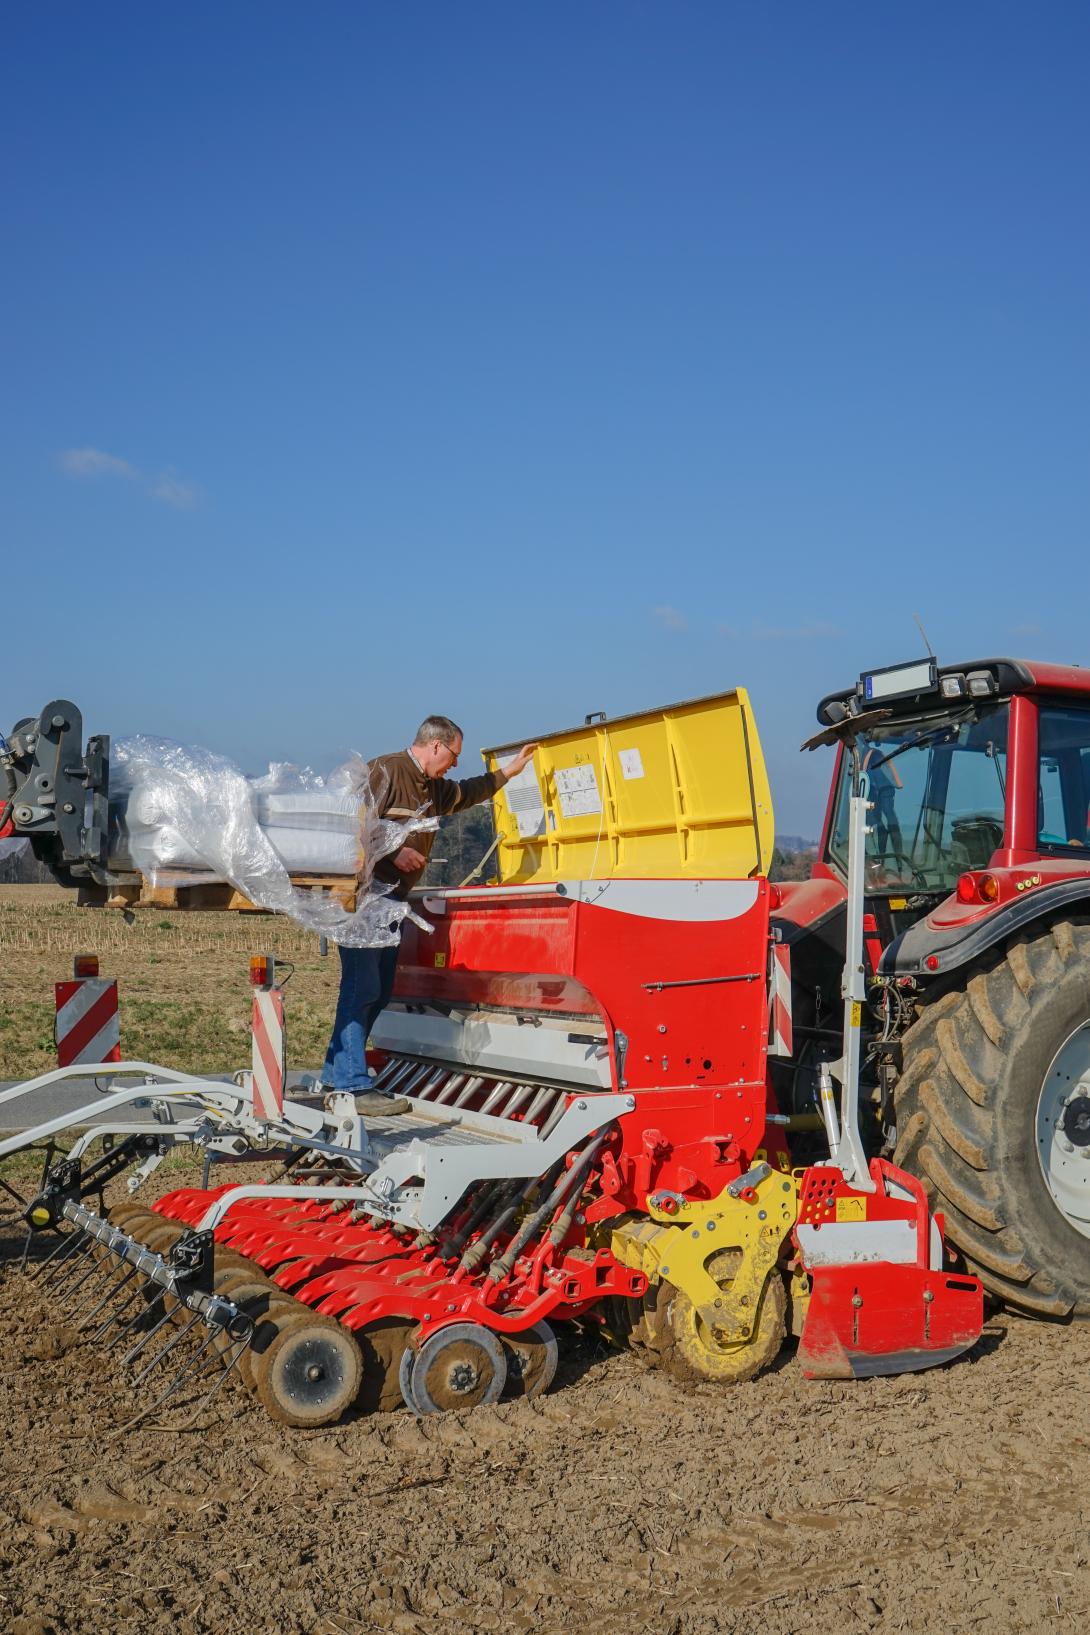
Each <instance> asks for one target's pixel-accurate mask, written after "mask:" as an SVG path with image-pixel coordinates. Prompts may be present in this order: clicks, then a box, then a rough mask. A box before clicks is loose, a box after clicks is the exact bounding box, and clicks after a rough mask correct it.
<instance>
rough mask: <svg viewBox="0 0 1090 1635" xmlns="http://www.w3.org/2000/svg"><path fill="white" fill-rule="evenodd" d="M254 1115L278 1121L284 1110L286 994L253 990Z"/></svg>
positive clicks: (269, 989) (258, 989)
mask: <svg viewBox="0 0 1090 1635" xmlns="http://www.w3.org/2000/svg"><path fill="white" fill-rule="evenodd" d="M253 1031H254V1054H253V1067H254V1112H255V1113H256V1114H257V1116H258V1118H279V1117H280V1115H281V1113H282V1112H283V1111H284V1071H285V1069H284V993H283V989H281V988H255V989H254V1015H253Z"/></svg>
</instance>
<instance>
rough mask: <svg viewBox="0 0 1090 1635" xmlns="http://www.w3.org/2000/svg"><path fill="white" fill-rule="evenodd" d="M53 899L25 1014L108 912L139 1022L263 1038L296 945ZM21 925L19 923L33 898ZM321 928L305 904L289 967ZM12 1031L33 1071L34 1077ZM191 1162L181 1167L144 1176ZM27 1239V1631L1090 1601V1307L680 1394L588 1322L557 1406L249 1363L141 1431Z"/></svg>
mask: <svg viewBox="0 0 1090 1635" xmlns="http://www.w3.org/2000/svg"><path fill="white" fill-rule="evenodd" d="M11 889H13V890H17V891H20V892H22V891H26V890H27V889H28V888H11ZM30 889H33V888H30ZM20 906H21V907H25V906H26V905H25V902H22V903H21V904H20ZM42 906H43V907H46V908H53V907H56V908H57V909H59V910H60V912H61V916H62V917H61V918H59V919H58V920H57V921H56V922H53V921H49V920H47V921H45V922H44V928H45V933H46V934H49V935H54V936H55V937H56V938H57V941H58V944H59V942H60V940H61V939H62V938H64V937H66V936H67V937H68V938H69V939H70V940H71V947H70V948H68V949H67V950H65V949H64V948H62V947H60V946H49V945H44V944H45V938H44V935H43V936H42V938H41V943H42V944H43V945H38V946H33V947H32V946H27V948H26V949H25V950H23V951H22V952H20V951H19V950H18V949H17V948H13V946H12V944H11V943H10V942H6V943H4V945H3V950H2V960H3V963H2V965H0V970H2V973H3V978H2V979H3V982H4V1002H5V1004H6V1005H10V1003H11V999H10V996H11V994H12V992H13V989H14V991H15V992H16V993H17V994H19V995H21V996H22V997H21V998H20V999H19V1001H18V1003H20V1004H39V1003H41V1002H42V1001H41V998H40V997H36V994H39V993H40V990H41V988H42V987H43V986H45V988H46V993H45V1002H46V1003H47V1004H48V1003H49V991H48V983H50V982H52V981H53V980H54V978H55V976H57V975H63V974H64V971H65V969H66V968H67V959H68V954H69V953H70V952H71V951H72V949H73V948H75V947H77V946H78V947H81V948H82V947H87V948H93V947H94V946H95V944H94V941H93V940H92V937H91V936H90V935H89V934H88V931H87V930H85V926H87V927H91V928H93V927H94V926H96V925H97V926H100V927H101V930H100V931H99V933H98V934H99V935H100V936H101V937H102V938H106V937H107V936H108V937H111V938H113V937H116V938H118V942H117V943H116V945H115V944H111V945H110V946H108V947H105V948H104V949H103V955H104V963H103V968H104V972H105V971H107V970H109V974H114V973H116V974H119V975H120V976H121V977H122V1016H123V1024H122V1025H123V1029H124V1027H125V1026H126V1021H125V1017H126V1006H127V1005H128V1006H129V1008H130V1009H131V1007H132V1005H133V1003H134V1001H133V1000H132V999H131V998H130V999H128V1000H127V999H126V995H127V993H130V992H131V991H132V990H133V988H134V985H135V984H136V983H138V982H143V983H145V984H146V985H147V986H146V987H145V988H144V989H143V990H140V991H141V992H142V993H143V994H144V995H145V996H146V1003H147V1004H148V1005H149V1007H151V1010H152V1012H155V1011H156V1009H158V1010H159V1011H160V1012H162V1008H163V1006H164V1005H166V1004H168V1003H169V1004H173V1005H176V1006H178V1007H181V1008H183V1009H185V1011H186V1015H187V1017H188V1020H186V1021H185V1022H184V1023H179V1025H178V1027H177V1029H176V1031H175V1035H174V1037H175V1039H176V1040H177V1041H178V1043H177V1047H176V1048H177V1049H178V1050H182V1049H192V1050H193V1052H194V1057H193V1059H191V1060H190V1061H188V1062H180V1063H179V1065H193V1066H197V1065H219V1066H224V1065H230V1058H229V1057H228V1059H227V1060H226V1061H225V1060H224V1056H223V1049H224V1043H225V1040H227V1041H229V1040H230V1039H231V1038H232V1036H233V1035H232V1033H230V1032H228V1033H226V1034H225V1033H224V1031H223V1029H224V1018H226V1019H227V1020H228V1021H229V1020H230V1018H231V1017H233V1016H236V1015H241V1016H242V1018H243V1020H244V1026H243V1028H242V1029H241V1030H240V1031H242V1032H245V1016H246V1007H247V995H246V992H245V953H246V952H247V951H248V946H249V945H252V946H265V942H264V941H260V942H259V941H258V939H257V938H256V937H255V935H254V932H253V928H252V927H245V926H234V928H233V929H232V928H231V927H230V926H224V924H223V922H224V921H225V920H227V919H228V916H212V915H208V916H203V915H201V916H198V915H192V916H188V917H186V918H185V920H184V922H183V924H184V929H183V930H182V931H181V932H180V933H179V936H178V940H177V941H171V940H169V939H170V938H171V937H172V936H173V930H164V931H156V930H155V928H154V921H155V920H156V919H158V918H159V916H154V917H153V920H152V923H151V924H149V925H148V926H147V927H143V926H140V925H138V926H137V927H136V928H135V930H136V937H135V938H133V939H132V940H131V942H130V943H129V944H128V945H127V946H126V945H124V944H123V943H122V941H121V933H125V935H128V933H129V930H130V929H132V928H126V927H123V926H121V925H120V924H117V923H115V922H113V921H112V919H108V918H107V917H106V916H103V915H98V916H94V915H90V914H80V915H78V916H77V920H78V923H77V926H76V927H75V928H74V929H73V927H72V926H70V925H69V926H67V927H66V926H65V924H64V917H67V918H68V919H71V918H72V916H73V915H75V914H76V911H75V910H73V909H72V908H70V907H69V906H68V904H66V903H58V904H52V903H50V902H49V901H48V900H47V901H46V902H45V903H44V904H43V905H42ZM164 917H166V916H164ZM175 918H176V919H177V920H181V917H180V916H177V917H175ZM231 919H232V921H233V917H231ZM199 921H204V922H208V921H212V922H216V923H215V924H212V925H209V924H207V923H206V924H204V925H200V924H198V923H196V922H199ZM38 923H39V925H42V923H43V922H41V921H39V922H38ZM261 925H262V926H263V927H264V928H265V929H266V930H267V929H268V928H269V925H270V922H267V921H264V922H261ZM0 926H4V927H5V933H4V934H6V935H7V936H9V937H10V936H13V935H15V934H16V930H17V927H16V923H15V918H14V917H12V916H10V915H5V913H4V906H3V898H0ZM293 935H294V934H293V932H292V931H291V929H290V928H284V927H283V926H282V925H277V926H276V942H278V943H279V944H280V946H281V947H283V948H284V950H285V957H289V958H291V957H295V956H294V955H293V954H291V953H290V952H289V949H290V947H291V942H290V939H291V938H292V936H293ZM217 936H218V937H220V938H222V939H223V944H222V946H220V947H218V948H216V947H215V946H213V945H214V944H215V939H216V937H217ZM202 937H204V938H206V939H208V946H207V948H206V949H204V948H203V946H202V944H201V943H200V939H201V938H202ZM234 937H237V938H238V939H239V944H238V946H234V945H232V944H231V943H230V941H229V939H230V938H234ZM160 939H161V940H160ZM266 940H268V939H266ZM298 942H299V946H298V947H297V948H296V954H297V955H298V956H299V958H298V962H297V963H298V967H299V968H298V970H297V973H296V978H295V979H293V985H292V986H290V987H289V990H288V994H289V1038H290V1037H291V1033H290V1030H291V1028H292V1027H293V1026H294V1027H295V1028H296V1032H297V1037H299V1038H302V1039H305V1038H306V1037H307V1035H306V1034H305V1028H306V1027H307V1026H309V1027H310V1028H311V1034H310V1036H309V1037H311V1038H315V1039H317V1038H321V1039H323V1042H324V1029H325V1027H327V1026H328V1020H329V1015H330V1012H331V1009H332V1002H333V994H334V986H335V975H336V966H335V963H334V962H329V961H319V960H318V959H317V957H316V954H315V952H314V941H313V939H312V938H304V937H303V936H302V934H301V933H300V934H299V938H298ZM100 946H101V944H100ZM273 946H276V944H275V943H273ZM107 954H108V955H109V962H108V963H107V959H106V955H107ZM206 964H207V966H208V967H209V969H206ZM62 967H63V968H62ZM213 972H215V973H216V974H215V975H213V974H212V973H213ZM296 984H297V985H296ZM236 987H237V988H238V990H239V992H238V994H236V992H235V989H236ZM142 1002H144V1001H142ZM49 1008H50V1010H51V1005H49ZM308 1010H309V1012H310V1013H311V1014H310V1015H309V1019H308V1017H307V1011H308ZM134 1025H135V1024H134V1022H133V1021H130V1022H129V1023H128V1026H130V1027H133V1026H134ZM141 1025H145V1024H141ZM146 1026H147V1035H146V1037H147V1039H148V1040H149V1041H151V1040H156V1041H157V1045H156V1049H157V1051H158V1054H160V1055H164V1056H165V1059H168V1060H174V1059H176V1058H175V1057H174V1056H170V1055H166V1053H165V1051H164V1050H163V1048H162V1047H163V1035H162V1033H161V1032H160V1031H159V1030H158V1028H157V1025H156V1024H155V1022H154V1020H153V1018H149V1020H148V1021H147V1023H146ZM12 1032H14V1035H15V1036H16V1040H17V1042H16V1043H15V1044H14V1046H12V1045H5V1049H6V1050H7V1052H8V1054H7V1055H6V1056H5V1057H4V1062H5V1064H6V1065H5V1066H3V1067H2V1068H0V1073H2V1074H4V1076H12V1073H13V1070H14V1072H25V1071H27V1070H28V1068H27V1066H26V1065H24V1063H25V1058H24V1056H23V1055H22V1051H23V1050H24V1049H25V1041H23V1040H21V1039H18V1035H19V1034H20V1032H21V1024H18V1023H15V1024H12V1025H11V1026H9V1029H8V1033H12ZM123 1036H124V1035H123ZM5 1037H6V1035H5ZM127 1048H132V1041H131V1040H129V1041H127ZM141 1048H143V1047H141ZM171 1048H172V1049H173V1048H175V1047H173V1046H172V1047H171ZM50 1050H51V1046H50ZM50 1050H47V1049H46V1047H45V1046H43V1047H42V1053H43V1054H44V1056H45V1058H46V1060H48V1057H49V1054H50ZM205 1051H207V1052H209V1053H210V1057H209V1059H208V1060H205V1057H204V1055H203V1053H204V1052H205ZM243 1053H244V1051H240V1054H243ZM153 1054H154V1053H153ZM211 1057H214V1058H215V1061H214V1062H213V1061H212V1060H211ZM293 1059H294V1060H295V1061H296V1062H297V1064H298V1065H307V1066H314V1065H315V1060H316V1057H315V1056H314V1055H313V1054H311V1055H310V1056H309V1058H305V1057H303V1056H302V1055H301V1053H300V1052H299V1051H296V1052H294V1053H293ZM16 1061H18V1062H19V1064H20V1065H19V1066H17V1067H14V1063H15V1062H16ZM40 1065H45V1062H41V1061H40V1062H39V1066H40ZM179 1179H180V1177H179V1175H178V1174H177V1173H175V1174H173V1175H170V1176H163V1175H162V1173H161V1172H160V1174H159V1175H158V1176H157V1177H155V1178H154V1184H153V1185H150V1186H149V1187H148V1188H147V1189H146V1191H147V1195H148V1196H149V1197H150V1196H155V1195H156V1194H157V1193H160V1192H162V1191H165V1190H167V1189H168V1188H169V1187H171V1186H175V1185H178V1184H179ZM0 1215H2V1208H0ZM22 1245H23V1238H22V1229H21V1226H20V1225H19V1223H18V1221H17V1220H15V1219H14V1218H13V1217H12V1216H11V1215H10V1214H9V1215H8V1217H7V1218H6V1219H0V1357H2V1362H0V1446H2V1449H3V1452H2V1454H0V1471H2V1479H0V1630H2V1631H5V1632H10V1635H49V1632H53V1635H105V1632H110V1635H113V1632H115V1631H116V1632H118V1635H145V1632H149V1631H156V1632H163V1635H165V1632H167V1631H170V1632H172V1635H373V1632H383V1635H387V1632H388V1635H460V1632H467V1631H478V1630H479V1631H488V1632H495V1635H531V1632H543V1635H553V1632H557V1635H559V1632H564V1635H714V1632H717V1631H721V1630H726V1631H739V1632H741V1631H745V1632H747V1635H764V1632H768V1635H795V1632H799V1635H802V1632H807V1635H809V1632H814V1635H817V1632H819V1631H820V1632H822V1635H825V1632H828V1631H830V1630H838V1631H839V1630H844V1631H871V1630H874V1631H882V1632H885V1631H907V1632H914V1635H915V1632H918V1635H960V1632H963V1631H974V1630H981V1631H986V1632H988V1635H1006V1632H1015V1631H1018V1632H1021V1631H1030V1630H1033V1631H1039V1630H1056V1631H1064V1630H1083V1629H1085V1628H1086V1627H1087V1623H1088V1620H1090V1327H1074V1328H1061V1327H1055V1326H1049V1325H1044V1324H1036V1323H1029V1322H1025V1321H1022V1320H1020V1319H1018V1318H1015V1317H1012V1316H1009V1315H1006V1314H999V1315H998V1316H996V1317H993V1318H992V1320H991V1321H990V1322H989V1324H988V1328H987V1330H986V1333H985V1335H984V1338H983V1340H982V1341H981V1343H980V1344H979V1346H978V1347H977V1348H976V1350H975V1352H974V1353H973V1354H972V1355H971V1356H970V1357H969V1358H967V1359H963V1360H961V1361H959V1362H957V1363H954V1364H953V1365H951V1366H949V1367H946V1368H942V1369H935V1370H931V1371H929V1372H927V1373H923V1374H918V1375H906V1376H902V1377H901V1378H897V1379H888V1380H870V1381H860V1382H857V1383H854V1384H841V1383H835V1384H831V1383H807V1382H806V1381H804V1380H803V1379H802V1377H801V1375H800V1373H799V1371H798V1368H797V1365H796V1363H795V1361H794V1358H793V1356H792V1355H791V1353H790V1352H785V1353H784V1354H783V1356H782V1358H781V1360H780V1363H779V1365H778V1366H777V1367H776V1368H775V1369H773V1370H772V1371H771V1372H770V1373H768V1374H766V1375H764V1376H762V1377H761V1378H759V1379H757V1380H755V1381H753V1382H751V1383H750V1384H746V1385H740V1386H736V1387H734V1388H733V1389H732V1390H724V1389H717V1388H715V1387H712V1386H696V1387H693V1386H682V1385H679V1384H677V1383H675V1382H674V1381H672V1380H671V1379H669V1378H668V1377H667V1376H665V1375H662V1374H659V1373H656V1372H654V1371H652V1370H649V1369H647V1368H645V1367H644V1366H643V1365H642V1364H641V1363H640V1362H639V1361H638V1360H637V1358H636V1356H635V1355H633V1354H631V1353H627V1352H616V1351H613V1350H611V1349H610V1348H609V1347H608V1346H607V1345H606V1344H605V1343H604V1341H603V1340H602V1339H601V1338H600V1337H599V1336H598V1335H597V1334H596V1333H595V1332H593V1331H586V1330H577V1329H574V1328H570V1327H569V1328H562V1329H561V1330H560V1342H561V1367H560V1371H559V1374H558V1377H557V1380H556V1382H555V1384H554V1385H553V1388H552V1389H551V1390H550V1392H549V1393H548V1394H547V1395H546V1396H545V1397H543V1398H542V1399H540V1400H538V1401H536V1402H529V1403H527V1402H521V1401H520V1402H501V1403H499V1404H498V1405H496V1406H495V1407H491V1408H481V1409H476V1410H473V1411H467V1412H463V1413H454V1414H448V1415H444V1416H442V1417H436V1418H430V1419H423V1420H419V1421H418V1420H415V1419H414V1418H412V1417H411V1416H410V1415H409V1413H408V1412H407V1411H404V1410H402V1411H400V1412H397V1413H393V1414H383V1415H373V1416H370V1417H364V1416H361V1417H357V1418H354V1419H352V1418H350V1419H349V1420H347V1421H345V1422H344V1423H343V1424H341V1425H339V1426H337V1427H335V1428H333V1429H329V1430H321V1431H311V1432H304V1431H292V1430H287V1429H284V1428H282V1427H280V1426H278V1425H274V1424H273V1423H271V1422H270V1421H269V1420H268V1419H267V1418H266V1417H265V1416H264V1415H263V1414H262V1412H261V1410H260V1409H259V1408H258V1407H257V1406H256V1404H255V1403H254V1402H253V1400H252V1399H251V1398H250V1397H249V1396H247V1395H246V1393H245V1392H244V1391H243V1390H242V1388H241V1387H240V1386H238V1385H236V1384H234V1383H230V1384H228V1385H227V1387H226V1388H225V1389H224V1390H223V1391H221V1392H220V1393H219V1395H218V1396H217V1397H216V1398H215V1399H214V1401H213V1402H212V1403H211V1404H210V1405H209V1407H208V1408H207V1409H206V1410H205V1411H204V1412H203V1414H202V1415H201V1416H200V1417H198V1419H197V1420H196V1422H195V1423H187V1420H188V1417H189V1415H188V1410H185V1409H173V1408H170V1409H168V1410H164V1412H163V1413H162V1415H161V1416H160V1417H159V1418H158V1419H156V1420H154V1421H150V1422H149V1421H145V1422H144V1423H143V1424H140V1425H138V1426H135V1427H134V1426H127V1422H128V1421H129V1420H131V1419H132V1418H133V1416H134V1415H135V1413H136V1412H137V1410H138V1409H139V1407H140V1405H141V1404H140V1402H139V1401H138V1399H137V1398H136V1397H135V1396H134V1395H133V1393H132V1391H131V1390H130V1388H129V1386H128V1385H127V1384H126V1383H125V1382H124V1380H123V1379H122V1378H121V1377H120V1375H119V1374H118V1372H117V1368H116V1363H115V1360H114V1359H113V1358H104V1357H102V1356H101V1355H99V1353H98V1352H96V1351H95V1350H93V1349H92V1348H91V1346H90V1345H89V1343H88V1341H87V1340H86V1339H83V1338H81V1337H80V1336H79V1335H78V1333H77V1332H76V1331H75V1330H74V1328H73V1327H72V1326H70V1325H69V1324H67V1323H66V1320H65V1315H64V1312H63V1310H61V1309H59V1308H58V1307H57V1306H56V1305H54V1304H53V1303H52V1302H51V1300H50V1299H49V1298H48V1291H47V1290H43V1287H42V1285H41V1283H40V1282H37V1281H35V1280H34V1278H33V1276H31V1275H26V1274H24V1273H23V1272H22V1271H21V1270H20V1269H19V1265H18V1256H19V1254H20V1253H21V1250H22Z"/></svg>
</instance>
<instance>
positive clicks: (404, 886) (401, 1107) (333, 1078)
mask: <svg viewBox="0 0 1090 1635" xmlns="http://www.w3.org/2000/svg"><path fill="white" fill-rule="evenodd" d="M536 748H537V745H536V744H524V745H523V747H522V748H521V749H520V750H519V752H518V754H517V755H516V756H515V758H514V760H513V761H510V762H508V764H507V766H506V767H504V768H503V769H500V770H497V771H495V772H484V773H482V774H481V775H480V776H479V777H476V778H464V779H461V780H456V779H453V778H448V777H447V776H446V774H447V773H448V772H450V771H451V770H452V769H453V768H454V767H456V766H457V764H458V757H459V756H460V755H461V753H462V729H461V727H459V726H458V725H457V724H456V723H455V722H454V721H452V720H451V719H450V718H449V716H446V715H429V716H428V717H427V719H426V720H425V721H422V722H421V723H420V726H419V727H418V728H417V732H416V737H415V738H414V739H413V741H412V744H411V746H410V747H409V748H408V749H399V750H396V751H395V752H394V753H393V754H392V755H380V756H378V757H377V758H376V759H375V760H374V761H372V762H371V772H370V781H371V789H372V792H373V795H374V798H375V815H376V817H384V818H393V819H395V820H398V821H401V822H405V821H407V820H408V819H409V818H412V817H414V816H415V815H416V814H417V813H420V812H422V813H423V815H424V816H425V817H432V816H434V817H448V816H449V815H450V814H451V813H452V812H462V811H465V810H466V808H467V807H470V806H479V805H480V804H481V802H482V801H486V800H490V799H491V798H492V796H493V795H494V794H496V792H497V790H500V789H502V788H503V786H504V784H505V783H507V782H509V780H510V779H511V778H514V777H517V776H518V774H519V773H520V772H521V771H522V769H523V767H525V766H526V764H527V763H528V762H529V761H530V759H531V758H532V756H533V753H534V750H535V749H536ZM434 838H435V837H434V831H431V832H429V831H427V830H424V831H421V832H419V833H418V834H416V835H414V836H413V843H412V845H411V846H410V845H405V846H402V848H401V850H400V851H399V852H395V853H394V855H393V856H392V857H384V858H382V859H381V860H380V861H379V862H378V863H377V864H376V865H375V869H374V874H373V878H374V879H375V880H381V881H384V882H385V883H387V884H389V885H392V887H393V890H392V891H391V893H390V895H391V896H392V897H394V898H397V899H400V900H401V901H404V899H405V898H406V897H408V895H409V893H410V891H411V890H412V889H413V887H414V886H415V885H417V884H418V883H419V881H420V879H421V878H422V876H423V873H424V870H425V869H426V868H427V864H428V854H429V853H430V851H431V848H432V844H433V841H434ZM399 949H400V943H398V942H395V943H393V944H392V945H391V946H390V947H386V948H340V947H338V950H337V952H338V953H339V954H340V956H341V987H340V993H339V994H338V997H337V1013H336V1016H335V1018H334V1021H333V1034H332V1037H331V1038H330V1041H329V1049H328V1050H327V1051H326V1057H325V1062H324V1064H323V1066H322V1074H321V1083H320V1084H319V1085H318V1086H317V1087H316V1088H318V1089H319V1090H323V1091H329V1090H337V1091H346V1092H348V1093H349V1094H351V1095H354V1096H355V1097H356V1108H357V1111H359V1112H361V1113H386V1114H389V1113H402V1112H407V1111H408V1107H409V1104H408V1102H407V1101H405V1100H404V1098H403V1097H393V1096H390V1095H387V1094H385V1093H384V1092H383V1091H381V1090H376V1089H374V1087H373V1081H372V1079H371V1075H370V1073H369V1072H368V1070H367V1058H366V1054H365V1052H366V1048H367V1040H368V1036H369V1035H370V1033H371V1029H372V1028H373V1027H374V1025H375V1022H376V1021H377V1020H378V1018H379V1016H380V1015H381V1013H382V1011H383V1010H384V1009H385V1007H386V1005H387V1004H388V1003H389V999H390V994H391V992H392V991H393V986H394V973H395V971H396V969H397V956H398V952H399Z"/></svg>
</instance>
